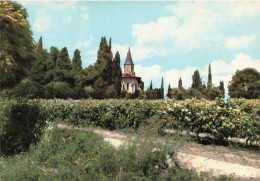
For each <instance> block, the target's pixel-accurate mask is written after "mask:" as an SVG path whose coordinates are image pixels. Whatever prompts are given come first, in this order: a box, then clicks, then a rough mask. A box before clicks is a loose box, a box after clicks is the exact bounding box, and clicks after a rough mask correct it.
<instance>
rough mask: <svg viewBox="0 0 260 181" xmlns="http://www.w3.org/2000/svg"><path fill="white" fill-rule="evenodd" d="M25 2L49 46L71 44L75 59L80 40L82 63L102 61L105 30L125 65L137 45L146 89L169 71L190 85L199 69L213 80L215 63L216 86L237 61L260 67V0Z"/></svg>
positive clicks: (170, 79) (172, 78)
mask: <svg viewBox="0 0 260 181" xmlns="http://www.w3.org/2000/svg"><path fill="white" fill-rule="evenodd" d="M21 3H22V4H23V5H24V7H25V8H26V9H27V11H28V14H29V22H30V25H31V28H32V31H33V37H34V39H35V41H38V39H39V38H40V36H42V37H43V43H44V44H43V46H44V48H46V49H49V48H50V47H51V46H56V47H58V48H60V49H61V48H63V47H64V46H66V47H67V48H68V50H69V54H70V57H71V59H72V56H73V52H74V50H75V49H76V48H78V49H79V50H80V51H81V56H82V60H83V67H87V66H89V65H90V64H93V63H94V62H95V60H96V54H97V49H98V47H99V43H100V39H101V37H102V36H106V37H107V39H109V38H110V37H111V38H112V50H113V53H114V54H115V53H116V51H119V53H120V56H121V65H122V66H123V63H124V61H125V57H126V54H127V50H128V47H129V46H130V47H131V52H132V58H133V61H134V64H135V72H136V75H137V76H141V77H142V79H143V81H144V83H145V89H146V88H147V87H148V86H149V84H150V81H151V80H152V81H153V85H154V87H160V84H161V77H162V76H163V77H164V81H165V82H164V83H165V89H167V87H168V84H169V83H170V84H171V87H177V84H178V79H179V78H180V77H181V78H182V80H183V85H184V87H185V88H188V87H190V86H191V79H192V74H193V72H194V71H195V70H196V69H199V71H200V74H201V76H202V79H203V81H204V82H205V83H206V82H207V73H208V72H207V71H208V65H209V64H210V63H211V65H212V76H213V83H214V85H215V86H218V85H219V81H220V80H223V81H224V84H225V87H226V86H227V85H228V82H229V81H230V80H231V77H232V75H233V74H234V73H235V71H236V70H237V69H239V70H241V69H243V68H246V67H253V68H256V69H257V70H258V71H260V43H259V42H260V2H254V1H250V2H223V1H222V2H221V1H218V2H212V1H211V2H203V1H193V2H188V1H181V2H177V1H174V2H115V1H108V2H93V1H55V2H53V1H22V2H21ZM226 92H227V89H226Z"/></svg>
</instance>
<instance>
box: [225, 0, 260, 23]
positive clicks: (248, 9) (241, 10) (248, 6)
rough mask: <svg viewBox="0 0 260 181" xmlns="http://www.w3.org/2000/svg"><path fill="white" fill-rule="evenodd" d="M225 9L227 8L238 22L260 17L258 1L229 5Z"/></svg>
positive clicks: (259, 3)
mask: <svg viewBox="0 0 260 181" xmlns="http://www.w3.org/2000/svg"><path fill="white" fill-rule="evenodd" d="M225 7H226V8H227V12H228V13H229V14H230V15H231V16H232V17H234V18H237V19H238V20H244V19H245V18H252V17H255V16H259V15H260V2H257V1H251V2H246V1H240V2H233V3H227V4H226V5H225Z"/></svg>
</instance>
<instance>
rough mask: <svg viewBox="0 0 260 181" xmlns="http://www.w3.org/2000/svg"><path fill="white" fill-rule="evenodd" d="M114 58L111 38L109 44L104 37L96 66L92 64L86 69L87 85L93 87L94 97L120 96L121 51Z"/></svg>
mask: <svg viewBox="0 0 260 181" xmlns="http://www.w3.org/2000/svg"><path fill="white" fill-rule="evenodd" d="M112 58H113V54H112V51H111V39H110V40H109V45H108V44H107V40H106V38H105V37H102V38H101V42H100V45H99V50H98V53H97V61H96V62H95V64H94V66H92V65H90V66H89V67H87V68H86V69H85V70H84V75H85V85H86V86H92V88H93V92H92V95H91V97H92V98H95V99H104V98H114V97H119V96H120V91H121V75H122V71H121V68H120V55H119V53H118V52H117V53H116V55H115V57H114V60H112ZM111 91H112V92H111Z"/></svg>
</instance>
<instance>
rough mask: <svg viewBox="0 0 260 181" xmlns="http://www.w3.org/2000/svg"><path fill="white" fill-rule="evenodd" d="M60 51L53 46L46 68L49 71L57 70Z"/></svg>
mask: <svg viewBox="0 0 260 181" xmlns="http://www.w3.org/2000/svg"><path fill="white" fill-rule="evenodd" d="M59 52H60V51H59V49H58V48H57V47H54V46H52V47H51V48H50V53H49V55H48V58H47V60H46V67H47V70H52V69H54V68H56V63H57V59H58V56H59Z"/></svg>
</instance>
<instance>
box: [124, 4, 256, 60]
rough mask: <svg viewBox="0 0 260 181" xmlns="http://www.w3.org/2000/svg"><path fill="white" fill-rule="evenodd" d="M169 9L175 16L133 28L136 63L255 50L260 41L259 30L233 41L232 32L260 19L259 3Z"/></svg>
mask: <svg viewBox="0 0 260 181" xmlns="http://www.w3.org/2000/svg"><path fill="white" fill-rule="evenodd" d="M166 8H167V9H168V10H169V11H170V12H171V13H172V16H169V17H160V18H158V19H156V20H155V21H151V22H147V23H145V24H133V25H132V37H133V38H134V39H135V40H136V42H135V44H134V45H132V46H131V47H132V49H133V51H135V55H136V56H137V58H136V60H143V59H146V58H149V57H152V56H156V55H160V56H166V55H169V54H176V53H181V54H182V53H186V52H188V51H191V50H194V49H210V48H216V49H219V48H223V47H224V48H227V49H229V50H230V49H232V50H240V49H244V48H248V47H252V45H253V44H254V43H255V42H256V41H257V40H256V38H257V39H259V37H258V36H257V35H256V34H254V33H253V32H255V30H253V31H252V33H251V35H247V31H244V30H242V31H244V32H243V33H244V36H242V35H238V36H231V37H230V34H232V31H236V30H235V29H232V28H233V27H234V26H238V27H237V28H239V27H241V26H243V27H246V26H247V25H248V21H254V20H257V19H260V3H259V2H225V3H217V2H201V1H195V2H177V3H176V4H175V5H171V6H166ZM258 17H259V18H258ZM251 18H254V20H252V19H251ZM230 24H232V28H231V29H230V30H231V33H230V32H229V34H228V35H227V33H226V32H227V31H226V25H230ZM241 42H243V43H241ZM122 46H123V47H124V46H125V45H122Z"/></svg>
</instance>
